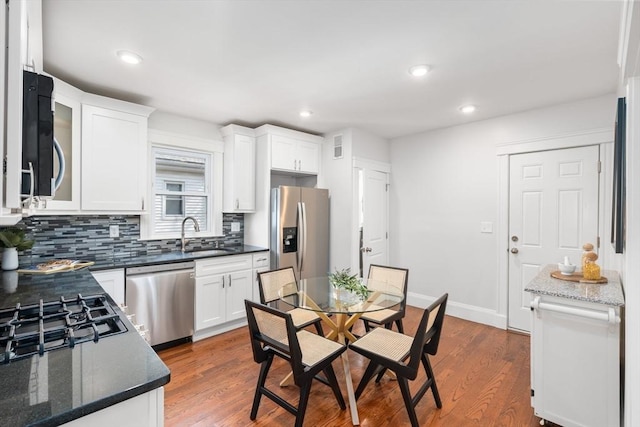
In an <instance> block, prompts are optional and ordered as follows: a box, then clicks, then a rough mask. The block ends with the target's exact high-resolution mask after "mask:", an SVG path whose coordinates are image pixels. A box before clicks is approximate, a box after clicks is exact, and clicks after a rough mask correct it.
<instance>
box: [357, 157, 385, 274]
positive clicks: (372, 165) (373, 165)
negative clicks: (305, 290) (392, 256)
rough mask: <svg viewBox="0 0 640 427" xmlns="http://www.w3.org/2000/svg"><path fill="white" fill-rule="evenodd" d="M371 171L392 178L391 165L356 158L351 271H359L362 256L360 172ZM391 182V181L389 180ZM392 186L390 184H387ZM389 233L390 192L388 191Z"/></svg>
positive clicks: (364, 272)
mask: <svg viewBox="0 0 640 427" xmlns="http://www.w3.org/2000/svg"><path fill="white" fill-rule="evenodd" d="M359 169H369V170H375V171H379V172H383V173H386V174H387V177H388V178H390V177H391V165H390V164H389V163H384V162H379V161H377V160H370V159H363V158H361V157H354V158H353V159H352V165H351V176H352V180H351V181H352V184H353V188H352V193H351V194H352V197H351V202H352V205H351V224H352V225H353V227H352V230H351V267H350V268H351V271H352V272H354V271H359V269H360V265H359V254H360V233H359V229H358V223H359V219H358V213H359V211H358V202H359V200H358V197H357V196H358V192H359V189H358V170H359ZM388 181H390V179H388ZM387 185H390V182H387ZM387 233H389V192H388V191H387ZM387 254H389V237H387ZM362 275H363V276H364V277H366V275H367V272H366V271H363V272H362Z"/></svg>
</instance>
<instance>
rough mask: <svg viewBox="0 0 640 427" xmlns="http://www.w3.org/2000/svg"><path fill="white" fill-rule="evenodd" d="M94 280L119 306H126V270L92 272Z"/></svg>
mask: <svg viewBox="0 0 640 427" xmlns="http://www.w3.org/2000/svg"><path fill="white" fill-rule="evenodd" d="M91 274H92V275H93V278H94V279H96V281H97V282H98V283H99V284H100V286H102V289H104V290H105V292H106V293H108V294H109V295H110V296H111V298H113V300H114V301H115V302H116V304H118V305H121V306H122V305H124V269H122V268H116V269H113V270H100V271H92V272H91Z"/></svg>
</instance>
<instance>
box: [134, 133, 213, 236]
mask: <svg viewBox="0 0 640 427" xmlns="http://www.w3.org/2000/svg"><path fill="white" fill-rule="evenodd" d="M149 142H150V146H151V147H150V151H149V154H150V156H149V172H150V173H149V175H150V180H149V183H150V185H149V189H148V191H149V195H148V198H149V200H150V201H151V203H149V206H148V212H147V214H146V215H142V216H141V217H140V238H141V239H143V240H158V239H179V238H180V232H181V228H182V220H183V219H184V218H185V217H187V216H192V217H194V218H195V219H196V220H197V221H198V225H199V226H200V231H199V232H195V231H194V229H193V225H192V224H191V223H190V222H189V223H188V226H187V228H185V231H186V232H187V236H191V237H214V236H221V235H222V234H223V233H222V152H223V144H222V142H221V141H216V140H210V139H203V138H198V137H192V136H187V135H183V134H176V133H171V132H165V131H160V130H157V129H149Z"/></svg>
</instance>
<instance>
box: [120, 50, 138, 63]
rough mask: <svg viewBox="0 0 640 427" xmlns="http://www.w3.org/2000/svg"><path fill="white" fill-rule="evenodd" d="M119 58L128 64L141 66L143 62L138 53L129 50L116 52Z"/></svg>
mask: <svg viewBox="0 0 640 427" xmlns="http://www.w3.org/2000/svg"><path fill="white" fill-rule="evenodd" d="M116 55H118V58H120V60H122V61H124V62H126V63H127V64H134V65H135V64H139V63H141V62H142V57H141V56H140V55H138V54H137V53H133V52H130V51H128V50H119V51H117V52H116Z"/></svg>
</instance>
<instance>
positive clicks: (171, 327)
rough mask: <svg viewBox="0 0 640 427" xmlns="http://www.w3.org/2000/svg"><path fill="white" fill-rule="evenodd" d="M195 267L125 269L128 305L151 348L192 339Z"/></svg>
mask: <svg viewBox="0 0 640 427" xmlns="http://www.w3.org/2000/svg"><path fill="white" fill-rule="evenodd" d="M194 266H195V263H194V262H193V261H190V262H179V263H173V264H159V265H150V266H145V267H132V268H127V269H126V276H127V281H126V287H125V304H126V305H127V313H128V314H134V315H135V318H134V319H133V321H134V323H135V324H138V325H143V327H144V328H146V329H147V330H148V331H149V332H148V337H149V344H150V345H152V346H158V345H159V344H166V345H169V343H171V344H173V342H175V341H176V340H180V341H188V340H190V339H191V337H192V336H193V325H194V302H195V301H194V292H195V282H196V279H195V273H194Z"/></svg>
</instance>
